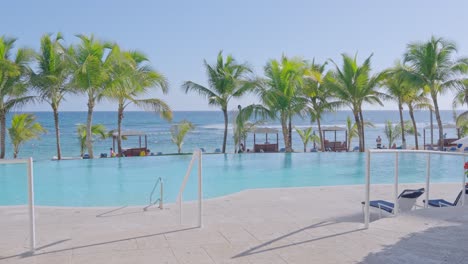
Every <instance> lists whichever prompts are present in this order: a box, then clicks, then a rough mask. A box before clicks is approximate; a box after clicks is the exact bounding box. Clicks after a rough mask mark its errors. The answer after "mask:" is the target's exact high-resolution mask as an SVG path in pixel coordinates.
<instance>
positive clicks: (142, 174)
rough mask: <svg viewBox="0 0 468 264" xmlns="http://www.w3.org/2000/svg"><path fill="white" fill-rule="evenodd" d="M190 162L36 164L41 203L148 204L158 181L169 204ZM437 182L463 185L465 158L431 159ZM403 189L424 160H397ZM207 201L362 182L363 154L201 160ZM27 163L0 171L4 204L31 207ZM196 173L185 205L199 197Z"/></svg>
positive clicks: (380, 163)
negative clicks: (252, 191) (247, 193)
mask: <svg viewBox="0 0 468 264" xmlns="http://www.w3.org/2000/svg"><path fill="white" fill-rule="evenodd" d="M394 156H395V155H394V154H393V155H392V154H378V155H373V156H372V167H371V170H372V183H392V182H393V177H394ZM190 159H191V156H159V157H134V158H122V159H119V158H113V159H94V160H69V161H61V162H56V161H38V162H35V163H34V176H35V192H36V195H35V199H36V204H37V205H50V206H124V205H146V204H148V201H149V194H150V192H151V190H152V188H153V185H154V183H155V181H156V180H157V179H158V178H159V177H162V178H163V180H164V194H165V202H174V201H175V200H176V196H177V194H178V191H179V188H180V185H181V182H182V179H183V177H184V175H185V172H186V170H187V166H188V163H189V161H190ZM431 164H432V168H431V181H432V182H459V181H460V180H461V177H462V167H463V158H462V157H457V156H442V155H432V158H431ZM399 166H400V172H399V173H400V183H417V182H421V183H422V182H424V180H425V173H426V155H423V154H413V153H405V154H403V153H401V154H400V161H399ZM203 173H204V174H203V191H204V193H203V195H204V197H205V198H212V197H218V196H223V195H227V194H231V193H235V192H239V191H242V190H246V189H254V188H277V187H301V186H330V185H353V184H363V183H364V180H365V179H364V175H365V155H364V154H362V153H293V154H284V153H278V154H267V153H264V154H240V155H235V154H226V155H222V154H219V155H204V156H203ZM26 188H27V179H26V167H25V165H0V205H18V204H26V203H27V189H26ZM196 191H197V177H196V169H194V170H193V172H192V175H191V177H190V180H189V182H188V184H187V188H186V190H185V193H184V200H194V199H196Z"/></svg>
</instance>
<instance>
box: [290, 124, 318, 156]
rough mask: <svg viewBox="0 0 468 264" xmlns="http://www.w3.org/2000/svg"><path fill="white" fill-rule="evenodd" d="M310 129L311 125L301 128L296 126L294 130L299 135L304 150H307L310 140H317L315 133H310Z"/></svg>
mask: <svg viewBox="0 0 468 264" xmlns="http://www.w3.org/2000/svg"><path fill="white" fill-rule="evenodd" d="M312 130H313V129H312V127H309V128H305V129H303V130H301V129H299V128H296V132H297V134H299V136H300V137H301V140H302V144H303V145H304V152H307V144H309V142H310V141H317V139H318V137H317V135H315V134H313V133H312ZM322 146H323V145H322Z"/></svg>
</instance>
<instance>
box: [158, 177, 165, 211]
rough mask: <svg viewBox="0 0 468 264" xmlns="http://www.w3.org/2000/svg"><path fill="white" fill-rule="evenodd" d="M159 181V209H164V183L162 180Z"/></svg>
mask: <svg viewBox="0 0 468 264" xmlns="http://www.w3.org/2000/svg"><path fill="white" fill-rule="evenodd" d="M159 179H160V181H159V184H160V185H161V189H160V194H161V196H160V197H159V209H164V182H163V180H162V178H159Z"/></svg>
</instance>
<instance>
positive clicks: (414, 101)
mask: <svg viewBox="0 0 468 264" xmlns="http://www.w3.org/2000/svg"><path fill="white" fill-rule="evenodd" d="M403 101H404V103H405V104H406V105H407V106H408V113H409V116H410V118H411V124H412V126H413V128H412V130H413V131H414V133H413V134H412V135H414V143H415V148H416V149H419V143H418V135H419V133H418V127H417V126H416V118H415V117H414V111H415V110H420V109H429V111H433V107H432V104H431V102H430V100H429V99H428V98H427V97H426V96H425V95H424V92H423V91H422V90H421V89H418V88H417V87H415V86H411V87H409V88H408V91H407V93H406V94H405V96H404V97H403ZM406 127H407V126H406V125H405V130H406Z"/></svg>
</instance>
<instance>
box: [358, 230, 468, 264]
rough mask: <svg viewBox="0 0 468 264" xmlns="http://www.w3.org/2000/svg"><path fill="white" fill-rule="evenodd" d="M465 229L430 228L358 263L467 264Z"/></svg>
mask: <svg viewBox="0 0 468 264" xmlns="http://www.w3.org/2000/svg"><path fill="white" fill-rule="evenodd" d="M467 237H468V227H466V225H459V226H445V227H432V228H429V229H427V230H425V231H423V232H420V233H415V234H410V235H408V236H406V237H404V238H403V239H401V240H400V241H399V242H397V243H396V244H392V245H388V246H385V247H384V248H383V249H382V250H381V251H379V252H377V253H370V254H369V255H367V256H366V257H365V258H364V259H363V261H362V262H361V263H371V264H372V263H376V264H377V263H450V264H457V263H460V264H461V263H468V251H467V250H466V241H467V239H466V238H467Z"/></svg>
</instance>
